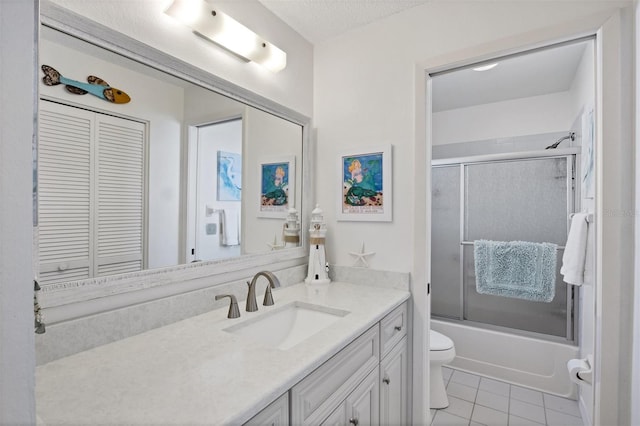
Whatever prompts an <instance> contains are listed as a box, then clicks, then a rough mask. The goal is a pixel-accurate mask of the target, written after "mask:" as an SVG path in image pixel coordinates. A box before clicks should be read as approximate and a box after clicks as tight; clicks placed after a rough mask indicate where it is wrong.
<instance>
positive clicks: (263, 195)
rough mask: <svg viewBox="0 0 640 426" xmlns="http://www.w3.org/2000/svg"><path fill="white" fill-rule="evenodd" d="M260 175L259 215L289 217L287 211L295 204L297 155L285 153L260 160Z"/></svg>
mask: <svg viewBox="0 0 640 426" xmlns="http://www.w3.org/2000/svg"><path fill="white" fill-rule="evenodd" d="M258 176H259V178H260V181H259V183H258V188H259V189H260V200H259V202H258V217H273V218H285V217H287V212H288V211H289V209H290V208H291V207H293V206H294V204H295V200H294V198H295V193H296V188H295V183H296V163H295V156H294V155H285V156H278V157H269V158H265V159H263V160H260V161H259V163H258Z"/></svg>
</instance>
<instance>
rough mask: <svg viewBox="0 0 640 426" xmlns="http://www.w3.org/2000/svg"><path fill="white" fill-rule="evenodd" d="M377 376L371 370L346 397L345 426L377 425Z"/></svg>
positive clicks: (378, 389)
mask: <svg viewBox="0 0 640 426" xmlns="http://www.w3.org/2000/svg"><path fill="white" fill-rule="evenodd" d="M378 381H379V375H378V371H377V370H373V371H372V372H371V373H370V374H369V375H368V376H367V377H366V378H365V379H364V380H363V381H362V383H360V385H358V387H357V388H356V389H355V390H354V391H353V392H352V393H351V394H350V395H349V396H348V397H347V401H346V402H347V415H348V418H347V422H346V424H347V425H353V426H357V425H360V426H363V425H377V424H378V423H379V399H380V387H379V385H378Z"/></svg>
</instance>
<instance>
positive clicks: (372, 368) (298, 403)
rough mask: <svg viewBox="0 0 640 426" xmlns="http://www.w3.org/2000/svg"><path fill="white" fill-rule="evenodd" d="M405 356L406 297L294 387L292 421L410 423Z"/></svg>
mask: <svg viewBox="0 0 640 426" xmlns="http://www.w3.org/2000/svg"><path fill="white" fill-rule="evenodd" d="M407 357H408V348H407V304H406V303H403V304H402V305H401V306H399V307H398V308H396V309H394V310H393V311H392V312H391V313H390V314H388V315H387V316H386V317H385V318H383V319H382V321H380V322H379V323H378V324H376V325H374V326H373V327H371V328H370V329H369V330H367V331H366V332H365V333H364V334H362V335H361V336H360V337H358V338H357V339H355V340H354V341H353V342H352V343H350V344H349V345H348V346H347V347H346V348H345V349H343V350H342V351H340V352H339V353H338V354H336V355H335V356H334V357H332V358H331V359H330V360H328V361H327V362H325V363H324V364H323V365H322V366H320V367H319V368H318V369H316V370H315V371H314V372H312V373H311V374H310V375H309V376H307V377H305V378H304V379H303V380H301V381H300V382H299V383H298V384H296V385H295V386H294V387H293V388H292V389H291V391H290V404H291V418H290V421H291V424H292V425H346V426H350V425H354V426H355V425H377V424H380V425H399V424H407V416H408V409H407V408H408V396H409V395H408V393H409V386H408V372H409V366H408V358H407Z"/></svg>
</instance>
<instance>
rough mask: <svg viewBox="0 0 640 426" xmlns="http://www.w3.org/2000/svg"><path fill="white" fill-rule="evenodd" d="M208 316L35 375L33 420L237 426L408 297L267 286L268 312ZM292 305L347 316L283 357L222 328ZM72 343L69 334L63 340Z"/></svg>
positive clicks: (355, 288)
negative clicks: (321, 308)
mask: <svg viewBox="0 0 640 426" xmlns="http://www.w3.org/2000/svg"><path fill="white" fill-rule="evenodd" d="M263 287H264V286H260V290H259V293H258V295H257V296H258V297H257V299H258V307H259V310H258V312H245V310H244V302H239V305H240V312H241V318H239V319H227V318H226V316H227V308H223V309H217V310H214V311H211V312H208V313H206V314H203V315H199V316H196V317H192V318H189V319H186V320H183V321H180V322H177V323H174V324H170V325H167V326H164V327H161V328H158V329H155V330H151V331H148V332H145V333H143V334H139V335H136V336H133V337H129V338H127V339H123V340H120V341H117V342H114V343H110V344H108V345H104V346H100V347H97V348H94V349H91V350H88V351H85V352H81V353H78V354H75V355H71V356H68V357H66V358H62V359H59V360H56V361H53V362H50V363H48V364H44V365H41V366H39V367H37V368H36V407H37V415H38V417H39V420H41V421H42V422H43V423H45V424H48V425H55V424H65V425H69V424H83V425H89V424H181V425H182V424H208V425H211V424H234V425H235V424H242V423H244V422H246V421H247V420H249V419H250V418H251V417H253V416H254V415H255V414H257V413H258V412H259V411H260V410H262V409H263V408H264V407H266V406H267V405H268V404H269V403H270V402H272V401H273V400H275V399H276V398H277V397H279V396H280V395H282V394H283V393H284V392H286V391H287V390H289V389H290V388H291V387H292V386H293V385H295V384H296V383H297V382H299V381H300V380H301V379H303V378H304V377H305V376H307V375H308V374H309V373H311V372H312V371H313V370H315V369H316V368H317V367H319V366H320V365H321V364H322V363H324V362H325V361H327V360H328V359H329V358H330V357H332V356H333V355H335V354H336V353H337V352H339V351H340V350H341V349H342V348H344V347H345V346H346V345H347V344H348V343H350V342H351V341H352V340H353V339H355V338H356V337H358V336H359V335H360V334H362V333H363V332H365V331H366V330H367V329H369V328H370V327H371V326H372V325H373V324H374V323H376V322H377V321H379V320H380V319H382V318H383V317H384V316H385V315H386V314H388V313H389V312H391V311H392V310H393V309H394V308H395V307H397V306H399V305H400V304H401V303H402V302H404V301H405V300H407V299H408V298H409V296H410V294H409V292H407V291H403V290H397V289H388V288H379V287H373V286H363V285H355V284H349V283H338V282H334V283H331V284H329V285H328V286H323V287H322V288H323V290H317V291H316V289H317V288H318V286H311V285H309V286H308V285H305V284H298V285H294V286H291V287H286V288H280V289H276V290H275V291H274V292H273V297H274V300H275V305H274V306H270V307H265V306H262V304H261V301H262V292H263ZM293 301H302V302H307V303H312V304H315V305H322V306H328V307H332V308H338V309H343V310H346V311H349V312H350V313H349V314H348V315H346V316H345V317H343V318H341V319H340V320H338V321H337V322H335V323H333V324H331V325H330V326H329V327H327V328H325V329H324V330H321V331H320V332H318V333H317V334H314V335H313V336H312V338H308V339H306V340H304V341H302V342H301V343H299V344H297V345H296V346H294V347H292V348H290V349H288V350H286V351H283V350H279V349H276V348H272V347H269V346H264V345H259V344H256V343H254V342H252V341H250V340H249V339H247V338H243V337H239V336H236V335H233V334H230V333H228V332H225V331H223V330H222V329H223V328H226V327H229V326H230V325H234V324H237V323H239V322H242V321H246V320H249V319H252V318H255V317H256V316H258V315H261V314H264V313H266V312H268V311H269V310H272V309H277V308H278V307H281V306H283V305H284V304H287V303H290V302H293ZM70 338H73V337H70Z"/></svg>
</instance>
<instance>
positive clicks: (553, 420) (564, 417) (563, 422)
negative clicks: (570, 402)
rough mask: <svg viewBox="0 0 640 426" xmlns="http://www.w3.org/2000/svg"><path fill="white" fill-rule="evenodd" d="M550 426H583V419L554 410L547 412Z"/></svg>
mask: <svg viewBox="0 0 640 426" xmlns="http://www.w3.org/2000/svg"><path fill="white" fill-rule="evenodd" d="M546 413H547V424H548V425H549V426H582V425H583V423H582V418H581V417H576V416H570V415H569V414H564V413H560V412H558V411H554V410H546Z"/></svg>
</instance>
